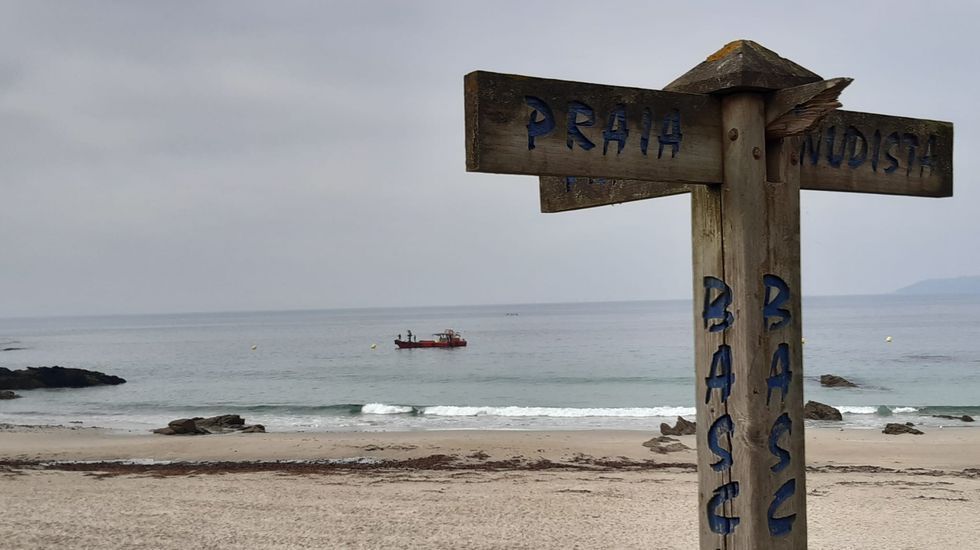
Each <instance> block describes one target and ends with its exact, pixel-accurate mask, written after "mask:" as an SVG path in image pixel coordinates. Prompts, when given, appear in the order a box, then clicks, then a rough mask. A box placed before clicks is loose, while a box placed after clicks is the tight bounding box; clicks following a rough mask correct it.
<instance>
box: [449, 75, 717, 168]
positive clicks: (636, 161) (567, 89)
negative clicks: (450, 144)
mask: <svg viewBox="0 0 980 550" xmlns="http://www.w3.org/2000/svg"><path fill="white" fill-rule="evenodd" d="M465 104H466V169H467V170H468V171H470V172H497V173H505V174H530V175H552V176H565V175H568V174H575V175H579V176H592V177H605V178H626V179H638V180H646V181H661V182H672V183H702V184H703V183H717V182H720V181H721V138H722V132H721V125H720V120H721V117H720V113H721V111H720V102H719V100H718V99H717V98H714V97H712V96H709V95H699V94H686V93H679V92H662V91H657V90H643V89H639V88H626V87H620V86H604V85H600V84H586V83H582V82H569V81H563V80H550V79H544V78H531V77H525V76H516V75H506V74H498V73H489V72H484V71H476V72H472V73H470V74H468V75H466V78H465Z"/></svg>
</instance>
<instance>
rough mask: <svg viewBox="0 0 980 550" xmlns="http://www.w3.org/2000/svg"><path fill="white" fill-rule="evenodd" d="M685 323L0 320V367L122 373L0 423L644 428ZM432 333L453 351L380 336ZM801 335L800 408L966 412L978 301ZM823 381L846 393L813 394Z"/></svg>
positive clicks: (372, 312)
mask: <svg viewBox="0 0 980 550" xmlns="http://www.w3.org/2000/svg"><path fill="white" fill-rule="evenodd" d="M692 326H693V321H692V313H691V305H690V302H686V301H661V302H628V303H601V304H548V305H530V304H524V305H510V306H468V307H436V308H403V309H365V310H335V311H298V312H259V313H201V314H184V315H141V316H111V317H72V318H36V319H0V348H6V347H20V348H25V349H22V350H16V351H8V352H0V366H4V367H7V368H22V367H26V366H40V365H61V366H70V367H80V368H87V369H94V370H100V371H103V372H107V373H111V374H116V375H119V376H122V377H124V378H126V379H127V380H128V383H127V384H124V385H121V386H114V387H102V388H88V389H81V390H34V391H24V392H20V393H21V394H22V395H24V398H23V399H18V400H13V401H0V422H9V423H46V424H58V423H66V422H70V421H82V422H84V423H85V424H87V425H99V426H108V427H117V428H127V429H140V430H141V429H147V428H150V427H158V426H162V425H165V424H166V422H167V421H169V420H171V419H174V418H178V417H186V416H206V415H212V414H224V413H238V414H241V415H243V416H245V417H246V418H247V420H248V421H249V422H260V423H263V424H265V425H266V426H267V427H268V428H269V429H271V430H280V431H281V430H415V429H480V428H496V429H563V428H627V429H654V428H656V427H657V426H659V423H660V422H661V421H663V420H665V419H667V418H670V417H673V416H676V415H678V414H683V415H693V413H694V408H693V405H694V378H693V367H692V364H693V346H692V341H693V334H692V330H693V329H692ZM449 327H451V328H455V329H458V330H460V331H462V332H463V334H464V336H465V337H466V338H467V340H468V341H469V344H470V345H469V346H468V347H466V348H460V349H453V350H440V349H433V350H396V349H395V347H394V344H393V343H392V340H393V339H394V338H395V336H396V335H397V334H399V333H401V334H403V335H404V334H405V333H406V331H407V330H412V331H413V332H415V333H417V334H420V335H426V334H428V333H431V332H436V331H439V330H442V329H444V328H449ZM804 334H805V336H806V345H805V346H804V373H805V377H806V378H805V379H806V382H805V392H806V398H807V399H815V400H817V401H821V402H825V403H829V404H832V405H835V406H838V407H842V410H844V411H845V422H846V423H847V424H848V425H852V426H867V427H874V426H880V425H882V424H884V423H885V422H886V421H896V420H901V421H906V420H909V421H913V422H917V423H926V424H934V425H935V424H944V425H946V426H954V425H956V426H959V425H960V424H959V423H956V422H950V421H948V420H940V419H936V418H933V417H931V416H930V415H932V414H953V415H960V414H971V415H977V416H980V297H977V296H968V297H963V296H943V297H939V296H929V297H914V296H898V295H886V296H862V297H827V298H810V299H806V300H804ZM887 336H891V337H892V340H891V342H886V340H885V339H886V337H887ZM372 344H377V346H376V348H374V349H372V347H371V346H372ZM253 345H254V346H256V349H255V350H252V346H253ZM824 373H834V374H838V375H842V376H845V377H847V378H849V379H852V380H854V381H855V382H857V383H859V384H860V385H861V386H862V387H861V388H859V389H846V390H842V389H827V388H822V387H820V385H819V383H818V382H817V381H816V379H817V378H818V377H819V375H820V374H824ZM889 413H890V414H891V416H890V417H888V418H886V417H885V416H883V415H884V414H889ZM964 426H965V425H964ZM974 426H975V424H974Z"/></svg>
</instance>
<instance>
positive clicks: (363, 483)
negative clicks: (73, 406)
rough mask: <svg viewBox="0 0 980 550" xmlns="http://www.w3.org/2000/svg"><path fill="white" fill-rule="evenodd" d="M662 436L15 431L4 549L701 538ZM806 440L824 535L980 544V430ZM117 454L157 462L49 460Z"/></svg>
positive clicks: (911, 545) (812, 526)
mask: <svg viewBox="0 0 980 550" xmlns="http://www.w3.org/2000/svg"><path fill="white" fill-rule="evenodd" d="M650 436H651V434H648V433H644V432H636V431H577V432H569V431H557V432H517V431H512V432H504V431H498V432H483V431H459V432H404V433H316V434H314V433H292V434H231V435H220V436H198V437H177V436H174V437H166V436H151V435H125V434H123V435H120V434H116V433H109V432H106V431H103V430H97V429H74V430H71V429H58V428H45V429H26V428H7V429H5V430H2V431H0V510H2V512H0V547H2V548H5V549H7V548H10V549H22V548H59V549H61V548H127V549H129V548H173V549H181V550H184V549H191V548H242V549H255V548H508V549H511V548H534V549H541V548H654V549H675V548H676V549H685V550H687V549H692V548H696V547H697V512H696V499H697V479H696V475H695V474H694V471H693V464H694V463H695V461H696V459H695V453H694V451H684V452H680V453H672V454H668V455H661V454H654V453H651V452H650V451H649V450H647V449H646V448H645V447H643V446H642V445H641V443H642V442H643V441H645V440H646V439H649V437H650ZM680 439H681V440H682V441H683V442H684V443H686V444H688V445H689V446H693V444H694V442H693V437H683V438H680ZM807 453H808V463H809V465H810V471H809V473H808V476H807V483H808V500H807V503H808V514H809V526H808V527H809V532H810V547H811V548H827V549H852V548H874V549H886V548H887V549H919V548H942V549H946V548H950V549H952V548H955V549H965V548H976V547H978V542H977V540H978V535H980V527H977V523H976V518H977V517H978V510H977V503H978V502H980V469H978V468H980V429H976V428H959V429H945V430H932V431H930V432H929V433H927V434H926V435H922V436H911V435H904V436H885V435H883V434H881V433H878V432H876V431H870V430H846V431H837V430H833V429H811V430H808V431H807ZM365 457H367V458H371V459H375V460H377V461H382V460H383V461H387V462H383V463H380V464H373V465H371V464H368V465H353V466H352V465H342V464H336V463H334V464H330V463H324V462H322V461H326V460H330V459H334V460H336V459H351V458H365ZM118 459H142V460H143V462H144V463H145V464H144V465H119V464H105V463H103V464H90V463H89V464H75V465H70V464H63V465H54V466H51V465H49V466H44V465H42V464H41V463H43V462H47V461H96V462H99V461H108V460H118ZM150 459H152V461H157V462H151V461H150ZM651 459H652V462H651ZM275 460H281V461H310V460H313V461H321V462H315V463H309V462H292V463H280V464H270V463H269V462H268V461H275ZM159 461H191V462H192V464H187V463H183V464H166V463H164V464H160V463H159ZM200 461H205V463H201V462H200ZM255 461H260V462H255ZM215 462H220V463H215ZM671 464H672V465H671Z"/></svg>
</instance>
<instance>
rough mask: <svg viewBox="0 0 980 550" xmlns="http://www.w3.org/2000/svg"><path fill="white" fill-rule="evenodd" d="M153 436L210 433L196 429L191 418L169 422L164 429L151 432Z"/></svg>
mask: <svg viewBox="0 0 980 550" xmlns="http://www.w3.org/2000/svg"><path fill="white" fill-rule="evenodd" d="M153 433H155V434H163V435H205V434H209V433H211V432H209V431H207V430H203V429H201V428H198V427H197V424H196V423H195V422H194V419H193V418H179V419H177V420H171V421H170V424H168V425H167V427H166V428H159V429H157V430H153Z"/></svg>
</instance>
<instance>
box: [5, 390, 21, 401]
mask: <svg viewBox="0 0 980 550" xmlns="http://www.w3.org/2000/svg"><path fill="white" fill-rule="evenodd" d="M18 397H20V396H19V395H17V394H16V393H14V392H12V391H10V390H0V399H17V398H18Z"/></svg>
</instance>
